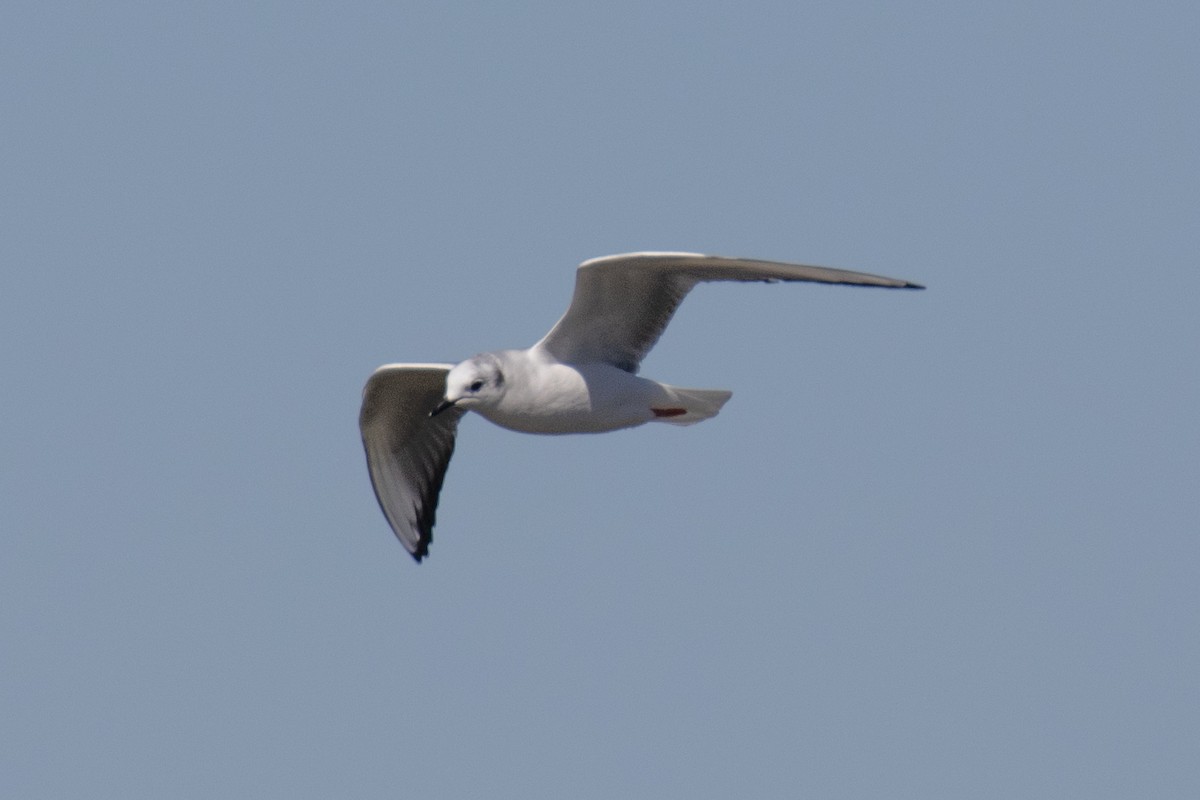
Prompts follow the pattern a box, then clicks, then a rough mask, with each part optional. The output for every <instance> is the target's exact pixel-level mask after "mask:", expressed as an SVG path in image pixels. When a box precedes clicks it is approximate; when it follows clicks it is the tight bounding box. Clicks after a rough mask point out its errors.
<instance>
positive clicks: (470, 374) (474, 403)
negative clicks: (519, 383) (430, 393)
mask: <svg viewBox="0 0 1200 800" xmlns="http://www.w3.org/2000/svg"><path fill="white" fill-rule="evenodd" d="M504 389H505V386H504V373H503V372H501V371H500V361H499V359H497V358H496V357H495V356H494V355H492V354H491V353H481V354H479V355H477V356H474V357H473V358H469V359H467V360H466V361H464V362H462V363H461V364H458V365H456V366H455V367H454V368H453V369H452V370H450V371H449V372H448V373H446V396H445V397H444V398H443V399H442V402H441V403H440V404H439V405H438V407H437V408H435V409H434V410H433V414H440V413H441V412H443V411H445V410H446V409H447V408H450V407H452V406H456V407H458V408H464V409H466V408H474V407H479V406H484V407H486V406H494V405H496V404H497V403H499V402H500V398H501V397H503V396H504ZM433 414H431V415H430V416H433Z"/></svg>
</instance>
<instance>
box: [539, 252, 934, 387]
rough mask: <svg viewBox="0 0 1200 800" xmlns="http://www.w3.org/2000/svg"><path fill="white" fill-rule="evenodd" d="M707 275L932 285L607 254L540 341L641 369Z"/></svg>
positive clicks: (592, 264)
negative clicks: (685, 299) (694, 287)
mask: <svg viewBox="0 0 1200 800" xmlns="http://www.w3.org/2000/svg"><path fill="white" fill-rule="evenodd" d="M704 281H763V282H766V283H774V282H776V281H812V282H815V283H842V284H849V285H851V286H884V287H888V288H893V289H922V288H924V287H923V286H920V285H918V284H915V283H909V282H908V281H902V280H897V279H896V278H884V277H881V276H879V275H868V274H866V273H863V272H848V271H847V270H842V269H829V268H827V267H812V266H806V265H803V264H783V263H780V262H776V261H756V260H754V259H749V258H723V257H721V256H705V255H700V254H698V253H628V254H625V255H617V256H605V257H604V258H593V259H592V260H590V261H585V262H583V263H582V264H580V265H579V269H578V270H577V271H576V273H575V294H574V295H573V296H572V297H571V306H570V308H568V309H567V313H566V314H564V315H563V317H562V319H560V320H559V321H558V322H557V323H556V324H555V326H554V327H553V328H552V329H551V330H550V332H549V333H548V334H546V336H545V338H543V339H542V340H541V341H540V342H538V343H537V345H535V347H540V348H542V349H543V350H545V351H546V352H548V353H549V354H550V355H552V356H553V357H554V358H556V359H557V360H559V361H562V362H566V363H569V364H584V363H593V362H604V363H608V364H613V365H614V366H617V367H620V368H621V369H623V370H626V371H627V372H637V370H638V366H639V364H640V363H641V361H642V359H643V358H645V356H646V354H647V353H648V352H650V348H652V347H653V346H654V343H655V342H657V341H658V337H659V336H661V335H662V332H663V329H665V328H666V327H667V323H668V322H670V321H671V315H672V314H674V313H675V309H676V308H678V307H679V304H680V303H681V302H682V301H683V298H684V297H685V296H686V295H687V293H688V292H689V291H691V289H692V287H693V286H695V285H696V284H697V283H701V282H704Z"/></svg>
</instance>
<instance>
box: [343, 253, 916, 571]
mask: <svg viewBox="0 0 1200 800" xmlns="http://www.w3.org/2000/svg"><path fill="white" fill-rule="evenodd" d="M706 281H747V282H748V281H759V282H764V283H776V282H779V281H811V282H816V283H840V284H849V285H852V286H882V287H887V288H892V289H922V288H924V287H923V286H920V285H918V284H915V283H910V282H908V281H903V280H897V279H895V278H884V277H881V276H878V275H867V274H865V273H862V272H849V271H846V270H840V269H829V268H827V267H813V266H805V265H801V264H784V263H780V262H775V261H757V260H753V259H746V258H724V257H720V256H705V255H699V254H697V253H628V254H624V255H615V256H605V257H604V258H594V259H591V260H590V261H585V262H583V263H582V264H580V265H579V268H578V270H576V273H575V294H574V295H573V296H572V298H571V305H570V307H568V308H567V313H566V314H564V315H563V316H562V318H561V319H560V320H559V321H558V322H557V323H556V324H555V325H554V327H553V328H551V329H550V332H549V333H547V334H546V335H545V337H543V338H542V340H541V341H540V342H538V343H537V344H535V345H533V347H530V348H529V349H527V350H496V351H492V352H487V353H480V354H479V355H476V356H473V357H471V358H469V359H467V360H466V361H463V362H461V363H459V364H385V365H384V366H382V367H380V368H379V369H377V370H375V372H374V374H372V375H371V377H370V378H369V379H368V380H367V385H366V386H365V387H364V389H363V401H362V410H361V412H360V413H359V419H358V424H359V428H360V429H361V431H362V440H363V447H364V448H365V450H366V453H367V469H368V470H369V472H370V473H371V484H372V486H374V488H375V497H376V498H377V499H378V500H379V507H380V508H381V509H383V514H384V516H385V517H387V521H388V523H389V524H390V525H391V526H392V530H393V531H394V532H395V534H396V537H397V538H398V539H399V540H400V542H401V543H402V544H403V545H404V547H405V548H406V549H407V550H408V552H409V553H411V554H412V557H413V558H415V559H416V560H417V561H418V562H420V560H421V559H422V558H424V557H425V556H426V555H427V554H428V552H429V543H430V541H431V540H432V538H433V525H434V518H435V514H434V512H435V509H436V507H437V501H438V494H439V492H440V491H441V488H442V481H443V479H444V478H445V476H446V467H447V465H448V464H449V463H450V456H451V454H452V453H453V452H454V437H455V433H456V432H457V429H458V421H459V419H460V418H461V417H462V416H463V414H465V413H466V412H467V411H474V412H475V413H477V414H479V415H481V416H483V417H484V418H486V419H488V420H490V421H491V422H494V423H495V424H497V425H499V426H501V427H503V428H509V429H510V430H514V431H521V432H524V433H545V434H560V433H601V432H604V431H615V430H619V429H621V428H632V427H635V426H637V425H642V424H643V423H646V422H667V423H670V424H672V425H691V424H693V423H696V422H700V421H701V420H705V419H708V418H709V417H713V416H715V415H716V414H717V412H718V411H720V410H721V407H722V406H723V405H725V402H726V401H727V400H728V399H729V398H730V396H731V395H732V392H728V391H724V390H721V389H685V388H682V387H679V386H670V385H668V384H665V383H659V382H658V381H653V380H649V379H647V378H642V377H639V376H638V374H637V371H638V367H639V366H640V364H641V361H642V359H643V358H645V357H646V354H647V353H648V352H650V348H652V347H653V346H654V343H655V342H657V341H658V338H659V336H661V335H662V332H663V330H664V329H665V328H666V327H667V323H668V322H670V320H671V316H672V315H673V314H674V313H675V309H676V308H678V307H679V304H680V302H682V301H683V298H684V297H685V296H686V295H687V293H688V292H689V291H691V289H692V287H693V286H695V285H696V284H698V283H703V282H706Z"/></svg>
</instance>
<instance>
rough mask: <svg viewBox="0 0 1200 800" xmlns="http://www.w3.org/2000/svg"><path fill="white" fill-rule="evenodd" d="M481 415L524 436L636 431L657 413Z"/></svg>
mask: <svg viewBox="0 0 1200 800" xmlns="http://www.w3.org/2000/svg"><path fill="white" fill-rule="evenodd" d="M479 413H480V414H481V415H482V416H484V417H485V418H487V420H488V421H489V422H492V423H494V424H496V425H499V426H500V427H501V428H508V429H509V430H512V431H519V432H521V433H545V434H563V433H604V432H606V431H617V430H621V429H622V428H632V427H634V426H635V425H641V424H642V423H644V422H648V421H649V420H650V419H651V418H652V417H653V412H651V411H650V410H649V409H648V408H641V409H630V410H628V411H621V410H610V411H608V412H607V413H603V414H599V413H597V412H596V411H595V410H584V409H578V410H576V409H562V408H560V409H542V410H538V411H529V410H526V411H522V412H520V413H505V412H504V411H503V410H501V409H488V410H486V411H485V410H483V409H480V410H479Z"/></svg>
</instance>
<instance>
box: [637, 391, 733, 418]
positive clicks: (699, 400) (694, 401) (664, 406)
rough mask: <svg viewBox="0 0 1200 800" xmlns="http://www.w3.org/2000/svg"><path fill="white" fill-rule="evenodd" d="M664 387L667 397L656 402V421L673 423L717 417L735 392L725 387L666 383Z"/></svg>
mask: <svg viewBox="0 0 1200 800" xmlns="http://www.w3.org/2000/svg"><path fill="white" fill-rule="evenodd" d="M662 388H663V389H665V390H666V397H665V398H663V401H662V402H656V403H655V404H654V408H653V410H654V417H655V421H656V422H669V423H671V424H672V425H695V424H696V423H697V422H700V421H702V420H706V419H708V418H709V417H715V416H716V415H717V412H718V411H720V410H721V406H723V405H725V403H726V401H728V400H729V398H730V397H732V396H733V392H727V391H725V390H724V389H684V388H682V387H679V386H665V385H664V386H663V387H662Z"/></svg>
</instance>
